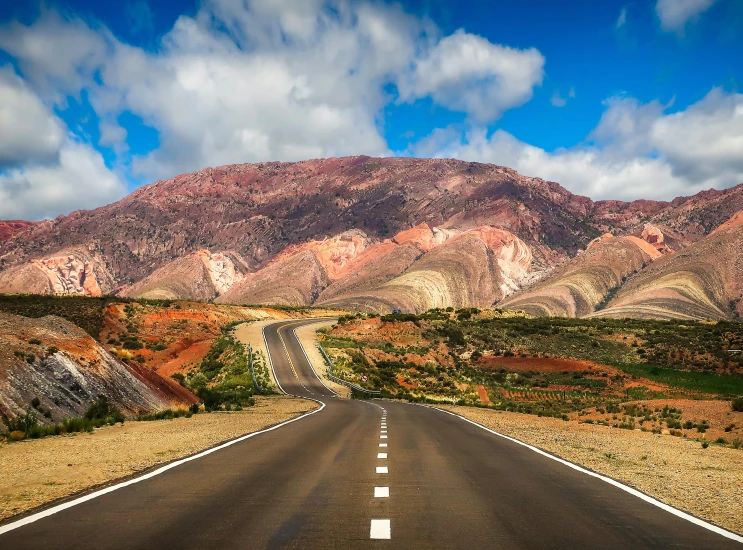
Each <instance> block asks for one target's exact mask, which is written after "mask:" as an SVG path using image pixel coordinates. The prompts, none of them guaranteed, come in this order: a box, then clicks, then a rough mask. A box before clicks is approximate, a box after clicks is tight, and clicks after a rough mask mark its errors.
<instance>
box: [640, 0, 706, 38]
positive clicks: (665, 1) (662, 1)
mask: <svg viewBox="0 0 743 550" xmlns="http://www.w3.org/2000/svg"><path fill="white" fill-rule="evenodd" d="M716 1H717V0H658V3H657V4H656V5H655V13H656V14H657V15H658V19H660V26H661V28H662V29H663V30H665V31H675V32H678V33H683V31H684V27H685V26H686V24H687V23H688V22H690V21H695V20H696V19H697V18H698V17H699V16H700V15H701V14H702V13H704V12H705V11H707V10H708V9H709V8H710V7H712V4H714V3H715V2H716Z"/></svg>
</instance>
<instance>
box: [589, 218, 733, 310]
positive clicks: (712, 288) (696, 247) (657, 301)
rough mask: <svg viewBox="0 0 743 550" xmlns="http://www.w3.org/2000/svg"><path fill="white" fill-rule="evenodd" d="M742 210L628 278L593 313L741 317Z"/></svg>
mask: <svg viewBox="0 0 743 550" xmlns="http://www.w3.org/2000/svg"><path fill="white" fill-rule="evenodd" d="M741 243H743V212H738V213H736V214H735V215H734V216H732V217H731V219H730V220H728V221H726V222H725V223H723V224H721V225H720V227H718V228H717V229H716V230H714V231H713V232H712V233H711V234H710V235H709V236H707V237H705V238H703V239H701V240H700V241H698V242H696V243H694V244H692V245H690V246H688V247H687V248H685V249H684V250H683V251H681V252H678V253H675V254H668V255H665V256H664V257H663V258H661V259H659V260H657V261H656V262H653V263H652V264H650V265H649V266H648V267H647V268H646V269H644V270H643V271H642V272H641V273H639V274H637V275H636V276H635V277H633V278H631V279H630V280H629V281H628V282H627V283H626V284H625V285H624V286H623V287H622V288H621V290H619V292H618V293H617V295H616V297H615V298H614V299H613V300H611V301H610V302H609V304H608V306H607V307H606V308H605V309H604V310H602V311H599V312H596V313H595V314H594V315H597V316H605V317H636V318H652V319H730V318H735V317H740V316H741V315H742V314H743V303H742V301H743V300H742V298H743V247H741Z"/></svg>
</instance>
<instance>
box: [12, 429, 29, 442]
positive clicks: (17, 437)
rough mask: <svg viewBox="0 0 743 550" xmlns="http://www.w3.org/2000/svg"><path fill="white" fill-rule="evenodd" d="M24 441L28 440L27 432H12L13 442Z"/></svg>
mask: <svg viewBox="0 0 743 550" xmlns="http://www.w3.org/2000/svg"><path fill="white" fill-rule="evenodd" d="M23 439H26V432H22V431H20V430H14V431H12V432H10V440H11V441H21V440H23Z"/></svg>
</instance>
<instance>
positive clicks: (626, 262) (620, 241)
mask: <svg viewBox="0 0 743 550" xmlns="http://www.w3.org/2000/svg"><path fill="white" fill-rule="evenodd" d="M659 256H660V253H659V252H658V251H657V250H656V249H655V248H654V247H652V246H650V245H649V244H648V243H646V242H645V241H643V240H641V239H638V238H636V237H614V236H613V235H611V234H606V235H603V236H602V237H599V238H598V239H596V240H595V241H593V242H591V243H590V245H589V247H588V249H587V250H586V251H585V252H584V253H582V254H580V255H578V257H576V258H575V259H573V260H572V261H571V262H569V263H567V264H566V265H565V266H563V267H561V268H559V269H557V270H555V271H554V272H553V273H551V274H550V275H549V276H548V277H547V278H545V279H544V280H543V281H541V282H539V283H537V284H536V285H534V286H532V287H529V288H527V289H525V290H523V291H521V292H519V293H516V294H514V295H513V296H511V297H509V298H507V299H506V300H504V301H503V302H501V303H500V304H499V306H500V307H503V308H508V309H520V310H524V311H526V312H528V313H531V314H533V315H550V316H561V317H583V316H586V315H589V314H591V313H594V312H595V311H596V310H597V309H600V307H601V306H602V305H604V303H605V301H606V300H607V299H608V297H610V296H611V293H613V292H616V290H617V289H618V288H619V287H620V286H621V285H622V284H623V283H624V281H626V279H627V278H628V277H629V276H631V275H632V274H633V273H636V272H638V271H640V270H641V269H643V268H644V267H645V266H646V265H647V264H648V263H649V262H651V261H652V260H654V259H655V258H658V257H659Z"/></svg>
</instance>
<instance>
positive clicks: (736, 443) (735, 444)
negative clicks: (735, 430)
mask: <svg viewBox="0 0 743 550" xmlns="http://www.w3.org/2000/svg"><path fill="white" fill-rule="evenodd" d="M741 447H743V440H740V439H733V449H740V448H741Z"/></svg>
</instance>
